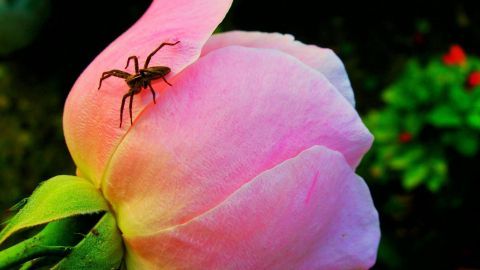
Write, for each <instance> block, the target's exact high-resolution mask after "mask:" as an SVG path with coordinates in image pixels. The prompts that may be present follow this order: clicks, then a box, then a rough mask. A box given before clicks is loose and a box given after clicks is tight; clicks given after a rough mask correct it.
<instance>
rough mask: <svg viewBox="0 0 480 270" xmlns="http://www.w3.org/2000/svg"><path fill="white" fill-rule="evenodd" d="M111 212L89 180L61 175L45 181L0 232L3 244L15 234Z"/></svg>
mask: <svg viewBox="0 0 480 270" xmlns="http://www.w3.org/2000/svg"><path fill="white" fill-rule="evenodd" d="M101 211H108V204H107V202H106V201H105V200H104V199H103V197H102V195H101V194H100V192H99V191H98V190H97V189H96V188H95V187H94V186H93V185H92V184H91V183H90V182H89V181H87V180H85V179H83V178H80V177H76V176H66V175H60V176H56V177H53V178H51V179H49V180H47V181H45V182H44V183H42V184H41V185H40V186H39V187H38V188H37V189H36V190H35V191H34V192H33V194H32V196H31V197H30V198H29V199H28V202H27V203H26V204H25V206H24V207H23V208H22V209H21V210H20V211H19V212H18V213H17V214H16V215H15V216H14V217H13V218H12V219H11V220H10V221H9V222H8V224H7V226H6V227H5V228H4V229H3V230H2V231H1V232H0V244H1V243H2V242H3V241H5V239H7V238H8V237H9V236H11V235H12V234H13V233H15V232H18V231H20V230H23V229H26V228H30V227H33V226H36V225H41V224H45V223H48V222H51V221H55V220H59V219H62V218H66V217H71V216H75V215H82V214H92V213H98V212H101Z"/></svg>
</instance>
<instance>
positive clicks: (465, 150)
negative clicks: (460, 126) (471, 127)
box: [454, 132, 478, 157]
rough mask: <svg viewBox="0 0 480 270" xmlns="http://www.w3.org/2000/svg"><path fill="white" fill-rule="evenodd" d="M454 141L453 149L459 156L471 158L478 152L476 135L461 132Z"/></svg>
mask: <svg viewBox="0 0 480 270" xmlns="http://www.w3.org/2000/svg"><path fill="white" fill-rule="evenodd" d="M459 134H462V135H463V136H462V135H460V136H458V137H457V140H456V141H455V144H454V146H455V148H456V149H457V151H458V152H460V153H461V154H463V155H465V156H468V157H471V156H474V155H475V154H476V153H477V150H478V136H477V135H476V134H472V133H468V132H461V133H459Z"/></svg>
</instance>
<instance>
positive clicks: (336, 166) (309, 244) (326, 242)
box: [126, 146, 380, 270]
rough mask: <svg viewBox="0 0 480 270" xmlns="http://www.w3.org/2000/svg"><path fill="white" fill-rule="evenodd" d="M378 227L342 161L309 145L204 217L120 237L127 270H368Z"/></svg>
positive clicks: (363, 191)
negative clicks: (126, 251) (122, 242)
mask: <svg viewBox="0 0 480 270" xmlns="http://www.w3.org/2000/svg"><path fill="white" fill-rule="evenodd" d="M379 236H380V232H379V221H378V214H377V212H376V210H375V207H374V205H373V202H372V200H371V197H370V193H369V191H368V188H367V186H366V185H365V183H364V181H363V180H362V179H361V178H360V177H358V176H356V175H355V174H354V173H353V171H352V169H351V167H350V166H349V165H348V164H347V163H346V162H345V159H344V157H343V156H342V155H341V154H340V153H338V152H335V151H332V150H330V149H328V148H325V147H319V146H314V147H312V148H310V149H308V150H305V151H303V152H302V153H301V154H300V155H298V156H297V157H294V158H292V159H290V160H287V161H285V162H283V163H281V164H279V165H277V166H276V167H274V168H273V169H271V170H268V171H265V172H263V173H262V174H260V175H258V176H257V177H255V178H254V179H253V180H252V181H251V182H249V183H247V184H245V185H244V186H242V187H241V188H240V189H239V190H237V191H236V192H235V193H233V194H232V195H231V196H229V197H227V198H226V199H225V200H224V201H222V202H221V203H220V204H219V205H217V206H215V207H214V208H212V209H210V210H209V211H208V212H206V213H204V214H202V215H200V216H198V217H195V218H194V219H192V220H190V221H188V222H187V223H184V224H181V225H178V226H174V227H170V228H166V229H164V230H161V231H159V232H156V233H154V234H152V235H148V236H139V237H135V236H133V237H129V236H127V237H126V245H127V250H128V255H127V256H128V257H127V264H128V266H129V268H132V269H252V270H253V269H285V270H287V269H304V270H310V269H331V270H335V269H339V270H345V269H368V268H369V267H371V266H372V265H373V263H374V262H375V257H376V249H377V246H378V242H379Z"/></svg>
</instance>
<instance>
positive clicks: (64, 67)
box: [0, 0, 480, 270]
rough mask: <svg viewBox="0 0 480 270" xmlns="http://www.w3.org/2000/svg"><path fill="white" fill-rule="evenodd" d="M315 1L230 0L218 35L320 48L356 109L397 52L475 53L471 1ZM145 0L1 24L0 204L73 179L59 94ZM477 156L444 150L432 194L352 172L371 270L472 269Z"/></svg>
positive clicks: (390, 68)
mask: <svg viewBox="0 0 480 270" xmlns="http://www.w3.org/2000/svg"><path fill="white" fill-rule="evenodd" d="M6 2H7V3H10V2H11V3H14V2H15V1H14V0H10V1H6ZM20 2H22V1H20ZM23 2H38V1H27V0H25V1H23ZM316 2H317V1H307V0H297V1H247V0H240V1H237V2H235V4H234V6H233V7H232V9H231V10H230V12H229V14H228V16H227V18H226V20H225V21H224V23H222V25H221V30H222V31H227V30H232V29H241V30H256V31H265V32H281V33H290V34H293V35H294V36H295V37H296V38H297V39H298V40H300V41H302V42H305V43H310V44H316V45H319V46H322V47H329V48H332V49H333V50H334V51H335V52H336V53H337V54H338V55H339V56H340V57H341V59H342V60H343V61H344V63H345V65H346V67H347V71H348V73H349V76H350V79H351V81H352V85H353V87H354V89H355V94H356V98H357V109H358V110H359V112H360V113H361V114H362V115H363V114H366V113H367V112H368V111H370V110H372V109H373V108H380V107H381V106H383V104H382V101H381V99H380V94H381V92H382V90H383V89H384V88H385V87H386V86H388V85H389V84H390V83H392V82H393V81H394V80H395V79H396V77H397V76H398V74H399V73H400V72H401V70H402V69H403V67H404V64H405V62H406V61H407V60H408V59H409V58H411V57H417V58H419V59H423V58H425V59H426V58H429V57H432V56H433V55H438V54H441V53H443V52H445V51H447V50H448V48H449V47H450V45H451V44H461V45H462V46H463V48H464V49H465V50H466V51H468V52H469V53H472V54H476V55H479V54H480V8H479V7H478V6H475V5H472V4H469V3H467V2H464V1H456V2H449V3H440V2H439V3H436V4H435V5H433V4H431V5H428V4H424V5H419V4H418V3H415V4H414V3H404V2H402V1H395V2H392V3H388V5H387V4H384V5H375V6H373V5H372V6H365V5H362V6H348V10H347V5H350V4H347V3H344V4H343V5H342V6H340V5H338V6H333V5H324V4H321V5H318V3H316ZM46 3H49V4H46ZM149 3H150V1H144V0H141V1H140V0H137V1H112V0H111V1H76V2H71V1H51V2H45V1H42V4H40V5H37V6H36V5H31V6H28V5H26V8H27V9H29V11H30V12H31V13H30V15H29V20H30V19H31V20H32V22H30V24H28V23H27V22H25V21H22V20H19V21H18V22H15V21H10V24H11V25H13V26H12V28H11V29H10V30H9V29H8V28H7V30H5V29H3V31H7V32H5V33H6V34H8V33H10V34H11V32H12V31H15V30H12V29H20V30H16V31H22V32H23V33H26V37H13V38H12V39H11V40H10V43H9V44H13V45H11V47H12V49H11V50H10V51H7V52H3V53H2V54H0V187H1V190H0V209H6V208H7V207H9V206H11V205H13V204H14V203H15V202H17V201H19V200H20V199H21V198H24V197H26V196H28V194H30V193H31V192H32V190H33V189H34V188H35V186H36V184H37V183H38V182H40V181H42V180H45V179H48V178H50V177H52V176H54V175H58V174H74V165H73V163H72V161H71V159H70V157H69V154H68V151H67V149H66V146H65V143H64V140H63V134H62V123H61V115H62V110H63V103H64V101H65V98H66V97H67V95H68V92H69V90H70V87H71V86H72V85H73V83H74V81H75V79H76V78H77V77H78V75H79V74H80V73H81V72H82V70H83V69H84V68H85V67H86V66H87V65H88V64H89V63H90V61H91V60H93V58H94V57H95V56H96V55H97V54H98V53H100V52H101V51H102V49H103V48H105V47H106V46H107V45H108V44H109V43H110V42H111V41H113V40H114V39H115V38H116V37H117V36H118V35H120V34H121V33H122V32H123V31H125V30H126V29H127V28H128V27H129V26H130V25H131V24H132V23H133V22H135V21H136V20H137V18H139V17H140V15H141V14H142V13H143V12H144V11H145V9H146V8H147V7H148V5H149ZM400 3H404V4H400ZM1 16H2V15H1V13H0V22H1ZM17 27H18V28H17ZM22 27H23V28H22ZM159 27H161V26H159ZM0 30H2V28H1V27H0ZM8 31H10V32H8ZM5 33H0V35H4V37H7V36H8V35H6V34H5ZM12 36H15V35H12ZM15 38H18V39H19V40H20V41H19V42H18V43H16V41H15ZM0 40H1V38H0ZM4 42H5V41H4ZM7 42H8V41H7ZM478 162H479V158H478V155H477V156H475V157H473V158H472V157H470V158H465V157H462V156H459V155H455V154H452V156H451V159H450V173H449V174H450V179H449V182H448V184H447V185H446V186H445V187H443V188H442V189H441V190H440V191H439V192H436V193H432V192H429V191H427V190H425V189H422V188H419V189H415V190H411V191H406V190H404V189H403V188H402V187H401V185H399V184H397V183H395V182H394V181H392V183H391V184H388V185H385V184H382V185H380V184H377V183H375V182H373V181H370V180H369V176H368V175H363V176H364V178H366V181H367V182H369V185H370V188H371V191H372V195H373V198H374V201H375V203H376V205H377V207H378V210H379V212H380V220H381V224H382V234H383V237H382V244H381V247H380V252H379V258H378V261H377V265H376V266H375V267H374V269H457V270H460V269H463V270H466V269H480V231H479V228H480V224H479V221H477V220H476V218H477V216H478V214H479V213H480V211H479V210H480V209H479V205H480V202H479V200H478V197H479V196H478V192H479V188H480V185H479V184H478V180H479V177H478V175H479V171H478V167H479V166H478ZM476 167H477V168H476ZM392 197H396V198H400V200H401V201H403V202H404V205H401V207H400V208H401V209H397V210H395V209H394V210H393V211H392V209H391V208H389V204H388V202H389V200H390V199H391V198H392Z"/></svg>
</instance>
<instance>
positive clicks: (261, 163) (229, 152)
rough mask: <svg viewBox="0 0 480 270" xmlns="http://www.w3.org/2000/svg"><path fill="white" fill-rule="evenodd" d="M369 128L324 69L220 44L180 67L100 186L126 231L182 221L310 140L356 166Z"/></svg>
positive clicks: (308, 144) (126, 140) (266, 52)
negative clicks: (183, 67)
mask: <svg viewBox="0 0 480 270" xmlns="http://www.w3.org/2000/svg"><path fill="white" fill-rule="evenodd" d="M371 142H372V136H371V134H370V133H369V132H368V130H367V129H366V127H365V126H364V125H363V123H362V121H361V119H360V117H359V116H358V114H357V112H356V111H355V110H354V109H353V107H352V106H351V105H350V104H349V103H348V102H347V101H346V99H345V98H343V96H341V95H340V94H339V93H338V91H336V90H335V88H334V87H333V86H332V85H331V84H330V83H329V82H328V80H326V79H325V78H324V77H323V76H322V75H321V74H319V73H318V72H316V71H315V70H313V69H311V68H309V67H308V66H306V65H304V64H302V63H301V62H300V61H298V60H297V59H295V58H293V57H291V56H288V55H287V54H284V53H281V52H278V51H275V50H266V49H253V48H245V47H226V48H223V49H219V50H216V51H215V52H212V53H210V54H208V55H207V56H205V57H202V58H201V59H200V60H199V61H197V62H196V63H194V64H193V65H192V66H190V67H189V68H187V69H186V70H184V72H182V74H180V75H179V76H178V79H177V81H176V83H175V84H174V86H173V87H172V88H170V89H169V90H168V91H166V92H164V93H162V95H161V96H160V97H159V99H158V101H157V104H156V105H154V104H152V105H151V106H149V107H147V108H146V110H145V111H144V112H142V114H141V116H140V117H139V118H138V121H137V122H136V123H135V124H134V126H133V127H132V129H131V130H130V132H129V133H128V134H127V135H126V137H125V138H124V140H123V142H122V144H120V146H119V147H118V149H117V151H116V152H115V154H114V156H113V157H112V160H111V163H110V166H109V168H108V171H107V173H106V177H105V179H107V182H104V185H103V191H104V194H105V196H106V198H107V199H108V200H109V202H110V203H111V204H112V205H113V207H114V209H115V211H116V212H117V215H118V221H119V226H120V228H121V230H122V231H123V232H124V233H126V234H144V233H148V232H151V231H152V230H153V231H156V230H158V229H160V228H164V227H168V226H172V225H175V224H179V223H183V222H186V221H187V220H189V219H191V218H193V217H195V216H197V215H199V214H201V213H203V212H205V211H207V210H208V209H210V208H211V207H213V206H214V205H216V204H218V203H219V202H221V201H222V200H224V199H225V198H226V197H227V196H229V195H230V194H231V193H232V192H234V191H235V190H236V189H238V188H239V187H240V186H241V185H243V184H244V183H246V182H248V181H249V180H251V179H252V178H254V177H255V176H256V175H258V174H260V173H262V172H263V171H265V170H268V169H270V168H272V167H274V166H275V165H277V164H279V163H281V162H283V161H284V160H286V159H289V158H292V157H294V156H296V155H297V154H299V153H300V152H301V151H303V150H305V149H307V148H309V147H312V146H314V145H324V146H327V147H329V148H331V149H333V150H336V151H339V152H341V153H342V154H343V155H344V156H345V158H346V160H347V162H348V163H349V164H350V166H351V167H352V168H354V167H355V166H356V165H357V164H358V163H359V161H360V159H361V157H362V156H363V154H364V153H365V152H366V151H367V150H368V149H369V147H370V145H371Z"/></svg>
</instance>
